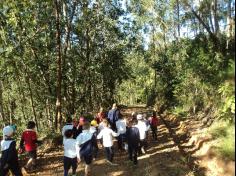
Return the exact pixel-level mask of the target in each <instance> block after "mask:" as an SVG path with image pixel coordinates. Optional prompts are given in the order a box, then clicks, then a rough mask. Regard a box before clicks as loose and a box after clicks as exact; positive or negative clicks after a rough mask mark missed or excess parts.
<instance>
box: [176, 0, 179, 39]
mask: <svg viewBox="0 0 236 176" xmlns="http://www.w3.org/2000/svg"><path fill="white" fill-rule="evenodd" d="M176 3H177V28H178V39H179V38H180V14H179V0H176Z"/></svg>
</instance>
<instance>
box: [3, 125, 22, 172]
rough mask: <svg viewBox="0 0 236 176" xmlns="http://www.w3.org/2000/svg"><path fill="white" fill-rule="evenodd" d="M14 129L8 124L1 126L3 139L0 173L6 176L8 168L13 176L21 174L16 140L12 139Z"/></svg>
mask: <svg viewBox="0 0 236 176" xmlns="http://www.w3.org/2000/svg"><path fill="white" fill-rule="evenodd" d="M13 133H14V130H13V128H12V127H10V126H6V127H4V128H3V140H2V141H1V153H2V156H1V159H0V175H1V176H7V175H8V172H9V170H10V171H11V172H12V174H13V175H14V176H23V175H22V172H21V169H20V166H19V163H18V155H17V151H16V141H15V140H14V139H12V137H13Z"/></svg>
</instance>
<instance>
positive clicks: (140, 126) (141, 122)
mask: <svg viewBox="0 0 236 176" xmlns="http://www.w3.org/2000/svg"><path fill="white" fill-rule="evenodd" d="M137 120H138V124H137V125H136V127H137V128H138V129H139V134H140V149H139V153H140V154H141V153H142V154H145V153H146V151H145V148H146V147H147V141H146V135H147V133H146V132H147V131H148V126H147V124H146V121H144V119H143V115H142V114H138V115H137Z"/></svg>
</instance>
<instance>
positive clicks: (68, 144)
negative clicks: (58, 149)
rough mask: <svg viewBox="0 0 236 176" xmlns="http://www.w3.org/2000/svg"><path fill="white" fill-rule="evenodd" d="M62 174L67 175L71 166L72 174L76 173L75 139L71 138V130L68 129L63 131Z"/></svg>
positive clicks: (73, 175)
mask: <svg viewBox="0 0 236 176" xmlns="http://www.w3.org/2000/svg"><path fill="white" fill-rule="evenodd" d="M64 135H65V139H64V141H63V145H64V159H63V163H64V176H68V172H69V170H70V167H72V176H75V175H76V169H77V154H76V140H75V139H73V130H71V129H68V130H66V131H65V133H64Z"/></svg>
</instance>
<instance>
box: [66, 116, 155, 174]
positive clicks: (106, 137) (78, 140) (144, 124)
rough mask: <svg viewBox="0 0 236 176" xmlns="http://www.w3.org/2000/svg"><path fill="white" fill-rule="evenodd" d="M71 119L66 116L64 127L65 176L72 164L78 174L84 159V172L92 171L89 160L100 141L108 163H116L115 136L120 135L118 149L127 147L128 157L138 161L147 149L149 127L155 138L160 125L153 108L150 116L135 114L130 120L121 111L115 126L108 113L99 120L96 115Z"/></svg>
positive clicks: (95, 154) (92, 158)
mask: <svg viewBox="0 0 236 176" xmlns="http://www.w3.org/2000/svg"><path fill="white" fill-rule="evenodd" d="M71 122H72V119H71V118H69V119H67V124H66V125H65V126H64V127H63V129H62V135H63V145H64V176H67V175H68V172H69V169H70V168H71V167H72V174H73V175H75V173H76V168H77V163H78V162H81V161H84V163H85V176H89V175H90V170H91V169H90V164H91V163H92V161H93V160H95V159H96V157H97V152H98V141H101V144H102V146H103V148H104V151H105V157H106V161H107V163H109V164H110V165H113V166H115V165H117V164H116V163H114V162H113V158H114V146H113V138H117V143H118V150H120V151H122V150H124V149H126V150H128V155H129V160H130V161H132V162H133V164H134V165H137V164H138V160H137V157H138V155H141V154H145V152H146V151H145V149H146V146H147V140H146V138H147V133H148V130H149V128H151V130H152V133H153V139H155V140H156V139H157V125H158V124H159V121H158V117H157V115H156V112H153V115H152V117H150V118H149V119H148V120H146V119H145V118H144V116H143V115H142V114H138V115H135V114H133V116H132V118H131V119H129V120H126V119H124V118H123V117H122V115H120V116H119V117H118V120H117V121H115V129H116V130H113V129H112V126H111V125H110V123H109V120H108V119H107V118H106V116H104V117H103V118H100V119H99V121H98V119H97V116H96V117H95V118H94V120H92V121H91V122H88V121H86V120H85V119H84V118H82V120H81V119H80V120H79V124H78V123H74V125H73V124H72V123H71ZM75 124H76V125H77V126H76V125H75ZM113 128H114V126H113ZM76 131H77V132H76ZM73 134H76V135H73Z"/></svg>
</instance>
